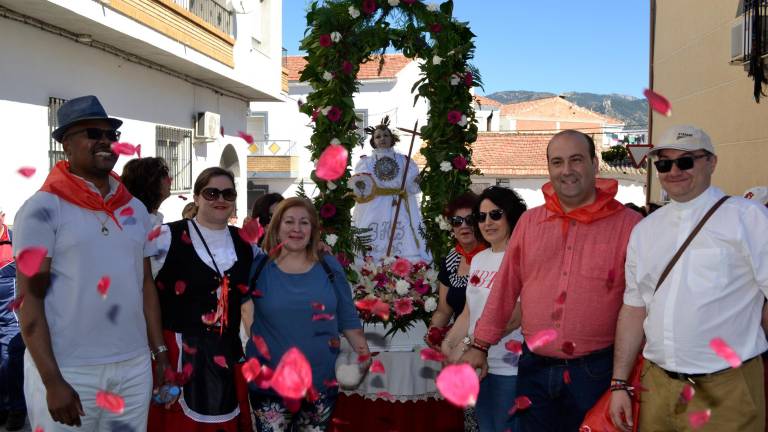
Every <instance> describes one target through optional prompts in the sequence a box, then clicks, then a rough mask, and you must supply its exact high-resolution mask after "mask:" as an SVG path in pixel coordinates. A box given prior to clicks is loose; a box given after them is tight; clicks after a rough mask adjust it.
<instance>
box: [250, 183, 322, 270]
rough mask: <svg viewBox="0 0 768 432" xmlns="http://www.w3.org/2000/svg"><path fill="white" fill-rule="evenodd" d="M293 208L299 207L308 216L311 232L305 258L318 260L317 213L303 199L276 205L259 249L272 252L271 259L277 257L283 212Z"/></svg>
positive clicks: (318, 232)
mask: <svg viewBox="0 0 768 432" xmlns="http://www.w3.org/2000/svg"><path fill="white" fill-rule="evenodd" d="M293 207H301V208H303V209H304V210H306V211H307V214H308V215H309V225H310V227H311V231H310V235H309V243H307V257H308V258H310V259H313V260H318V259H319V257H318V255H317V248H318V245H319V244H320V226H319V221H318V218H317V211H316V210H315V206H314V205H312V203H311V202H310V201H309V200H307V199H304V198H299V197H293V198H286V199H284V200H283V201H281V202H280V203H279V204H278V205H277V208H276V209H275V213H274V214H273V215H272V220H271V221H270V223H269V226H268V227H267V232H266V234H265V235H264V243H263V244H262V245H261V247H262V249H264V251H265V252H267V253H270V252H274V253H273V254H272V255H270V258H271V259H274V258H276V257H277V255H279V251H276V250H275V248H276V247H277V246H278V245H279V244H280V236H279V232H280V225H282V223H283V216H285V212H286V211H288V209H291V208H293Z"/></svg>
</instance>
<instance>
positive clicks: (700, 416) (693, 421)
mask: <svg viewBox="0 0 768 432" xmlns="http://www.w3.org/2000/svg"><path fill="white" fill-rule="evenodd" d="M710 417H712V411H711V410H704V411H696V412H692V413H688V423H690V425H691V428H693V429H698V428H700V427H702V426H704V425H705V424H707V423H709V418H710Z"/></svg>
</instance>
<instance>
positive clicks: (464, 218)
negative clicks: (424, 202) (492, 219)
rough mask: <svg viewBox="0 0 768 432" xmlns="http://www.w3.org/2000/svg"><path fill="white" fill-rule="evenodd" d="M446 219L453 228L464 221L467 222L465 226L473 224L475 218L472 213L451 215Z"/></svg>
mask: <svg viewBox="0 0 768 432" xmlns="http://www.w3.org/2000/svg"><path fill="white" fill-rule="evenodd" d="M448 221H449V222H450V223H451V226H452V227H454V228H458V227H460V226H461V225H462V224H465V223H466V224H467V226H472V225H474V224H475V218H474V217H473V216H472V215H467V216H451V217H449V218H448Z"/></svg>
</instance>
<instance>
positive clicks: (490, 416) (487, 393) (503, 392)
mask: <svg viewBox="0 0 768 432" xmlns="http://www.w3.org/2000/svg"><path fill="white" fill-rule="evenodd" d="M515 387H517V376H516V375H509V376H507V375H493V374H488V375H486V376H485V378H483V380H482V381H480V394H479V395H478V396H477V404H476V405H475V412H476V413H477V424H478V426H479V427H480V432H504V431H507V430H514V429H512V418H511V417H510V416H509V409H510V408H512V405H514V404H515V397H516V396H517V393H516V392H515Z"/></svg>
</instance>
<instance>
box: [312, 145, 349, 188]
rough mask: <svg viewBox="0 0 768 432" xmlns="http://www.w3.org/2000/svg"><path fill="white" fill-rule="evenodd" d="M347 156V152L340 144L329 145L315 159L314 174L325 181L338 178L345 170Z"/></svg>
mask: <svg viewBox="0 0 768 432" xmlns="http://www.w3.org/2000/svg"><path fill="white" fill-rule="evenodd" d="M348 157H349V152H348V151H347V149H346V148H344V146H342V145H341V144H331V145H329V146H328V147H326V149H325V150H324V151H323V153H322V154H321V155H320V158H319V159H318V160H317V167H316V168H315V175H316V176H317V177H318V178H320V179H322V180H326V181H334V180H337V179H339V177H341V176H343V175H344V172H346V170H347V159H348Z"/></svg>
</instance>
